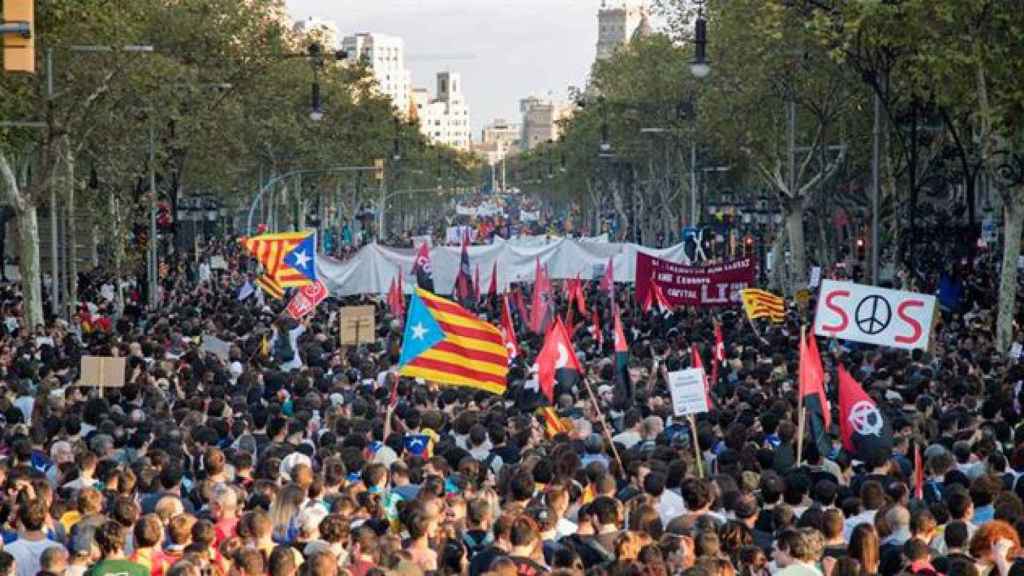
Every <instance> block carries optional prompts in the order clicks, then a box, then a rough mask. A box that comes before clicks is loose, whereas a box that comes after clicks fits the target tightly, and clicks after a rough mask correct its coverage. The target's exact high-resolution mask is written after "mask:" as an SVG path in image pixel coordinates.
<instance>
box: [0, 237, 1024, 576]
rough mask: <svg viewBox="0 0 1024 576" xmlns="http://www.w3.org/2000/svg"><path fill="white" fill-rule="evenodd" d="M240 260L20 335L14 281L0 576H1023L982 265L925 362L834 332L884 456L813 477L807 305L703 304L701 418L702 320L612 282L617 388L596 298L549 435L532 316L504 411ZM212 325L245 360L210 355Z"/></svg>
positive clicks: (1, 299)
mask: <svg viewBox="0 0 1024 576" xmlns="http://www.w3.org/2000/svg"><path fill="white" fill-rule="evenodd" d="M239 258H240V257H239V256H238V255H229V257H228V262H229V264H230V266H229V270H231V271H232V272H227V271H225V272H219V271H215V272H214V273H213V274H212V276H211V277H209V279H208V280H204V279H203V278H206V277H207V274H206V273H204V274H203V275H199V274H193V273H185V271H178V270H172V271H170V273H169V274H168V275H167V276H166V277H165V278H163V279H162V290H161V298H162V304H161V306H160V308H159V310H155V311H147V310H145V308H144V307H143V306H142V305H141V304H140V303H138V302H133V300H140V299H141V298H142V297H141V296H140V295H139V294H136V293H134V292H131V291H129V292H128V298H129V302H128V305H127V306H125V307H124V309H123V311H117V307H115V306H113V305H112V304H107V305H102V306H99V307H92V308H90V309H89V313H88V321H85V320H84V319H83V318H82V316H81V315H79V316H76V317H75V318H74V320H73V321H71V322H65V321H63V320H54V321H52V322H50V323H48V325H46V326H38V327H33V326H23V325H19V322H18V320H17V319H18V318H19V307H20V296H19V292H18V290H19V287H18V286H17V285H16V284H5V285H3V286H2V287H0V303H2V307H3V316H4V320H5V321H4V322H3V323H0V331H2V337H0V387H2V390H3V396H2V399H0V416H2V418H3V420H2V430H3V432H2V443H0V448H2V453H3V460H2V462H0V484H2V486H3V493H2V505H0V522H2V526H3V550H2V551H0V576H37V575H43V576H63V575H66V576H82V575H83V574H88V575H89V576H113V575H118V576H120V575H129V576H146V575H149V576H212V575H216V576H261V575H264V574H269V575H271V576H293V575H296V574H302V575H307V576H335V575H341V574H345V575H347V576H382V575H391V574H394V575H400V576H420V575H424V574H442V575H446V576H454V575H459V576H467V575H468V576H480V575H484V574H488V575H496V576H513V575H518V576H535V575H538V574H543V573H549V572H550V573H556V574H559V575H561V576H576V575H582V574H594V575H602V576H603V575H608V576H678V575H686V576H736V575H738V574H740V575H743V576H768V575H769V574H772V575H782V576H896V575H904V574H914V575H920V576H935V575H939V574H946V575H951V576H988V575H989V574H992V575H993V576H995V575H998V576H1019V575H1020V574H1024V553H1022V551H1021V536H1020V534H1021V532H1020V531H1021V529H1022V528H1024V503H1022V496H1024V482H1020V481H1019V478H1020V476H1021V475H1024V427H1022V426H1021V424H1022V423H1024V420H1022V419H1021V414H1022V412H1021V410H1022V408H1021V405H1022V402H1024V394H1022V390H1021V383H1022V381H1024V372H1022V370H1021V368H1020V367H1019V366H1018V365H1017V364H1016V363H1015V362H1012V361H1010V360H1008V359H1006V358H1005V357H1004V356H1003V355H1001V354H997V353H996V352H995V349H994V345H993V341H992V322H993V321H994V315H993V314H990V312H991V306H992V305H993V303H994V297H993V292H992V290H993V287H994V286H995V282H993V281H992V274H993V273H994V271H993V270H992V268H990V267H989V266H987V265H985V264H984V263H983V262H981V263H979V265H978V267H977V269H975V270H973V271H972V275H971V276H970V278H971V279H970V280H969V281H968V282H967V284H966V286H965V289H964V290H963V292H962V294H961V302H959V305H960V306H961V309H962V310H963V313H955V314H949V315H947V317H946V318H945V321H944V322H943V323H941V324H940V325H939V326H938V327H937V328H936V333H935V335H934V337H933V340H935V341H936V342H937V345H936V346H935V348H934V349H933V350H931V351H928V352H923V351H915V352H913V353H908V352H905V351H897V350H889V349H878V348H853V347H850V346H845V345H842V343H838V344H839V345H836V344H835V343H828V342H822V345H821V346H820V348H821V350H823V351H827V352H826V354H825V356H826V357H825V358H824V361H825V365H826V372H832V370H833V369H834V368H835V366H836V364H837V363H838V362H842V363H843V364H844V365H845V366H846V367H847V368H848V369H849V370H850V371H851V373H853V374H854V375H855V376H856V377H857V378H858V379H859V380H860V382H861V383H862V384H863V386H864V387H865V389H867V390H868V391H869V393H870V394H871V395H872V397H873V398H874V399H875V400H876V402H877V404H878V406H879V407H880V409H882V410H883V411H884V412H885V414H886V416H887V418H889V419H890V420H891V421H892V422H893V433H894V441H893V446H892V450H891V452H889V453H884V454H878V455H876V456H873V457H872V458H869V459H868V461H857V460H856V459H854V458H853V457H852V455H851V454H849V453H847V452H846V451H844V450H843V449H842V448H841V443H840V441H839V438H838V433H837V432H836V431H835V430H833V431H832V438H833V449H831V450H821V449H819V447H818V446H817V445H816V444H815V443H814V442H804V443H803V449H802V454H801V459H800V461H799V462H798V461H797V456H796V452H797V450H796V444H797V443H798V438H797V430H798V427H797V420H798V419H797V399H796V387H797V386H796V373H797V362H798V357H797V356H798V355H797V350H798V345H797V342H798V339H799V334H800V324H801V321H806V319H807V318H806V316H807V314H809V313H810V312H808V311H804V310H801V309H799V308H796V307H794V308H791V309H790V311H789V312H788V314H787V321H786V322H785V323H782V324H778V325H771V324H766V325H763V326H762V327H761V332H760V333H759V334H755V333H754V332H753V330H751V328H750V326H749V325H748V323H747V322H746V321H745V319H744V318H743V317H742V316H740V315H739V312H738V310H725V311H722V310H719V311H715V316H716V320H717V321H719V322H720V323H721V326H722V328H723V332H724V340H725V343H726V345H725V361H724V363H723V365H722V366H721V367H720V368H721V369H720V371H719V378H718V381H717V382H713V383H712V394H713V397H714V409H713V410H712V411H710V412H708V413H706V414H701V415H699V416H698V417H697V418H696V420H695V424H696V430H690V428H689V426H690V424H689V421H687V420H680V419H674V418H673V416H672V413H673V412H672V406H671V401H670V399H669V394H668V393H667V389H666V384H667V383H666V374H667V373H668V372H670V371H674V370H678V369H681V368H685V367H687V366H688V365H689V364H690V362H691V353H690V349H691V345H692V344H696V345H697V346H698V348H699V349H700V350H701V351H702V352H703V358H704V359H705V363H707V362H710V359H711V357H712V356H711V353H710V348H711V346H712V342H713V337H712V334H713V327H712V321H713V317H712V312H711V311H706V310H677V311H675V312H673V313H671V314H668V315H664V314H661V313H651V314H644V313H641V312H640V311H639V310H638V308H637V306H636V305H635V303H633V302H631V301H629V298H630V296H629V291H628V290H627V289H620V290H618V291H617V295H618V296H617V297H618V298H619V299H620V302H619V308H620V309H621V311H622V321H623V324H624V332H625V336H626V339H627V341H628V344H629V371H628V372H629V375H630V378H631V379H632V381H633V384H634V386H633V394H632V397H628V398H623V397H622V396H621V394H616V393H615V384H614V373H615V367H614V362H615V360H614V358H613V356H614V352H613V337H612V317H611V308H612V307H611V306H610V302H609V301H608V299H607V298H608V296H607V294H606V293H605V292H602V291H600V290H599V289H598V286H597V283H596V282H594V283H591V284H592V285H591V286H589V287H588V288H587V302H588V303H589V305H590V307H591V308H593V309H596V310H597V311H598V315H599V324H600V326H601V331H602V333H601V334H597V333H596V332H595V330H594V328H593V323H592V322H590V318H589V317H588V318H587V321H586V322H583V323H581V324H579V325H578V326H576V327H574V328H573V334H574V341H575V345H576V347H577V355H578V357H579V358H580V359H581V361H582V363H583V365H584V368H585V371H586V375H585V378H584V379H582V380H578V381H577V382H576V383H575V384H573V385H572V386H568V387H561V388H559V389H558V397H557V399H556V406H555V409H556V410H557V414H558V416H559V417H561V418H562V423H563V424H564V425H565V426H564V428H562V429H558V430H555V431H552V430H550V429H549V428H548V427H547V426H546V421H545V419H544V418H542V416H541V415H539V414H538V413H537V411H536V409H537V407H538V405H541V404H543V403H544V402H543V401H541V400H540V399H539V397H538V394H537V392H536V386H535V385H531V380H532V378H534V376H533V375H532V374H531V370H530V366H531V364H532V362H533V358H534V356H535V355H536V353H537V351H538V350H539V348H540V345H541V337H540V336H539V335H536V334H532V333H530V332H529V331H528V330H527V328H526V324H525V322H521V321H520V320H524V319H518V318H517V326H518V327H519V339H520V340H519V342H520V344H521V348H522V350H521V353H520V355H519V357H518V358H516V359H515V360H514V361H513V362H512V364H511V367H510V370H509V375H508V392H507V393H506V394H505V395H504V396H497V395H494V394H490V393H487V392H482V391H478V390H473V389H467V388H456V387H450V386H444V385H439V384H437V383H433V382H423V381H416V380H410V379H407V378H402V377H400V376H399V375H398V359H399V350H400V346H401V334H402V324H401V319H400V318H392V317H391V316H390V315H389V312H388V309H387V307H386V306H384V305H383V303H382V302H378V306H377V315H378V317H377V334H376V340H375V342H374V343H373V344H369V345H360V346H348V347H345V346H341V344H340V343H339V337H338V320H337V315H338V309H339V307H340V306H343V305H349V304H353V303H357V302H364V301H366V300H368V299H364V298H353V299H335V298H331V299H329V300H327V301H326V302H324V303H322V304H321V305H320V306H319V307H318V308H317V309H316V310H315V312H314V313H313V314H311V315H309V316H307V317H306V318H304V319H303V320H301V321H294V320H291V319H289V318H288V317H287V316H285V315H284V314H283V313H282V310H283V307H284V306H283V302H284V301H271V300H267V301H265V302H260V301H258V300H259V299H258V298H257V297H255V296H252V297H249V298H246V299H245V300H243V301H239V300H238V288H239V286H241V285H242V284H243V283H244V282H245V280H246V278H245V277H244V276H243V275H242V274H241V273H239V272H238V270H241V269H244V267H243V266H242V265H241V264H240V262H239V260H238V259H239ZM200 276H202V277H203V278H201V277H200ZM104 280H105V278H104V277H103V276H102V274H101V273H100V272H97V273H94V274H91V275H83V281H82V282H81V297H82V299H83V300H84V301H85V300H90V301H97V302H98V301H101V296H100V292H101V291H102V285H103V282H104ZM370 300H372V301H375V300H376V299H375V298H374V299H370ZM495 304H496V303H494V302H487V303H484V304H482V305H481V310H482V311H483V312H484V313H486V314H487V315H488V317H490V318H496V317H497V314H496V313H494V306H495ZM558 305H559V306H561V307H562V308H564V303H558ZM812 309H813V308H812ZM513 312H514V313H516V311H515V310H513ZM102 319H106V321H105V322H102V321H100V320H102ZM211 336H215V337H217V338H219V339H221V340H224V341H226V342H228V343H229V344H230V350H229V351H228V352H227V353H226V354H216V353H212V352H208V351H206V352H204V351H201V350H204V348H203V346H202V341H203V339H204V338H209V337H211ZM84 355H96V356H121V357H124V358H126V359H127V360H126V365H127V368H126V374H125V383H124V386H123V387H120V388H105V389H102V390H100V389H96V388H87V387H82V386H78V385H77V383H78V381H79V375H78V372H79V365H80V359H81V357H82V356H84ZM829 380H831V379H829ZM828 389H829V394H830V395H831V396H832V400H833V403H834V402H835V390H834V389H833V386H832V384H831V382H830V383H829V385H828ZM590 391H592V392H593V394H591V393H590ZM834 419H835V418H833V420H834ZM423 436H427V437H428V438H429V442H428V446H426V447H425V449H424V447H423V446H414V445H413V444H412V443H410V442H408V441H407V439H409V438H412V437H415V438H422V437H423ZM694 439H696V442H697V446H693V444H692V442H693V441H694ZM915 452H919V453H920V454H921V458H922V465H923V467H924V470H925V472H926V474H925V476H926V477H925V479H924V482H923V486H922V493H921V494H918V493H917V490H916V486H915V482H914V479H913V472H914V469H915V462H914V460H915V458H914V454H915ZM698 453H699V454H700V461H699V462H698V458H697V454H698Z"/></svg>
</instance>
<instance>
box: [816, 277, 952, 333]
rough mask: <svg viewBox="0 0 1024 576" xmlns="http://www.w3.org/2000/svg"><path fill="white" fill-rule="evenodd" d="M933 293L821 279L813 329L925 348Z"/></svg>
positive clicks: (933, 301)
mask: <svg viewBox="0 0 1024 576" xmlns="http://www.w3.org/2000/svg"><path fill="white" fill-rule="evenodd" d="M934 313H935V296H932V295H929V294H918V293H917V292H904V291H902V290H889V289H886V288H877V287H875V286H865V285H863V284H854V283H852V282H837V281H835V280H823V281H822V283H821V291H820V292H819V293H818V310H817V312H816V313H815V315H814V333H815V334H817V335H818V336H824V337H826V338H833V337H834V338H838V339H840V340H852V341H854V342H864V343H866V344H877V345H879V346H890V347H893V348H904V349H907V350H911V349H914V348H921V349H923V350H927V349H928V341H929V339H930V338H931V332H932V318H933V316H934Z"/></svg>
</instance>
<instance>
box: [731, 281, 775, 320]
mask: <svg viewBox="0 0 1024 576" xmlns="http://www.w3.org/2000/svg"><path fill="white" fill-rule="evenodd" d="M740 296H741V297H742V298H743V309H744V310H745V311H746V312H747V318H750V319H751V320H757V319H758V318H769V319H771V321H772V322H776V323H777V322H782V321H783V320H785V319H786V301H785V300H783V299H782V296H776V295H775V294H772V293H771V292H768V291H766V290H759V289H757V288H746V289H744V290H741V291H740Z"/></svg>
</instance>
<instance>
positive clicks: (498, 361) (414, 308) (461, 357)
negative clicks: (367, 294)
mask: <svg viewBox="0 0 1024 576" xmlns="http://www.w3.org/2000/svg"><path fill="white" fill-rule="evenodd" d="M398 364H399V366H400V369H399V373H400V374H401V375H402V376H408V377H410V378H423V379H424V380H430V381H432V382H439V383H441V384H451V385H454V386H465V387H467V388H476V389H477V390H485V391H487V392H492V393H494V394H504V393H505V387H506V384H505V376H506V375H507V374H508V351H507V350H506V348H505V343H504V341H503V340H502V338H501V332H500V331H499V330H498V328H497V327H495V326H493V325H491V324H489V323H487V322H484V321H483V320H480V319H479V318H477V317H476V316H474V315H473V314H472V313H471V312H469V311H467V310H466V309H465V308H463V307H462V306H459V305H458V304H456V303H455V302H452V301H451V300H445V299H444V298H441V297H440V296H436V295H434V294H432V293H430V292H428V291H426V290H424V289H422V288H417V289H416V292H415V293H414V294H413V295H412V299H411V300H410V302H409V311H408V313H407V315H406V318H405V334H404V335H403V337H402V352H401V355H400V357H399V361H398Z"/></svg>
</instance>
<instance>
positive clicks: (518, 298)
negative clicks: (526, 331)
mask: <svg viewBox="0 0 1024 576" xmlns="http://www.w3.org/2000/svg"><path fill="white" fill-rule="evenodd" d="M512 295H513V297H514V302H515V304H516V310H518V311H519V321H520V322H525V323H527V324H529V322H530V311H529V310H527V309H526V301H525V300H523V291H522V289H520V288H516V290H515V292H513V293H512Z"/></svg>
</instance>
